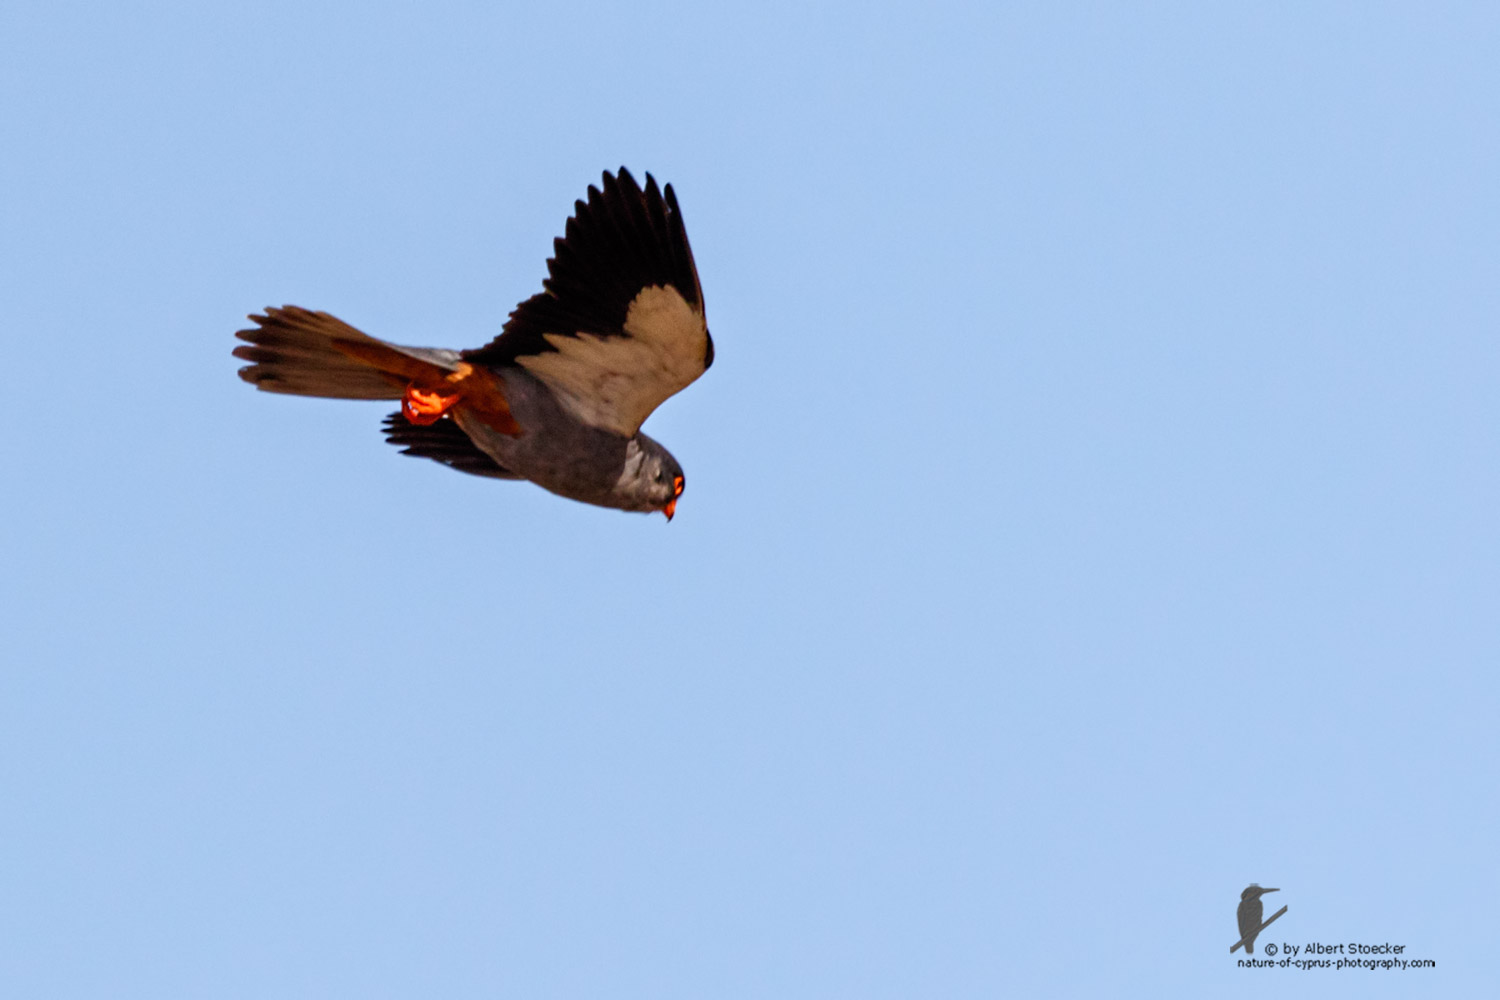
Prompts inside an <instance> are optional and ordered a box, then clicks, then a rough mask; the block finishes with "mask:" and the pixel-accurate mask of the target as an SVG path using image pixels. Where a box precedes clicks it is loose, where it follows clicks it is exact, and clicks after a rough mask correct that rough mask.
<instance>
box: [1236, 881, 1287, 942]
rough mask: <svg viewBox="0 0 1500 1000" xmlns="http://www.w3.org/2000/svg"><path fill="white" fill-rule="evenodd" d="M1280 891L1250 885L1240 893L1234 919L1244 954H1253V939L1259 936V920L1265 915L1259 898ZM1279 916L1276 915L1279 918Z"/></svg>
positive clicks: (1264, 909)
mask: <svg viewBox="0 0 1500 1000" xmlns="http://www.w3.org/2000/svg"><path fill="white" fill-rule="evenodd" d="M1280 891H1281V890H1280V889H1262V888H1261V887H1260V886H1258V885H1255V884H1254V883H1251V884H1250V885H1248V886H1246V887H1245V891H1244V892H1242V893H1240V907H1239V909H1238V910H1236V911H1235V914H1234V915H1235V918H1236V919H1237V920H1238V921H1239V925H1240V940H1241V941H1244V942H1245V954H1247V955H1253V954H1255V939H1256V938H1257V937H1258V936H1259V935H1260V929H1261V928H1260V918H1261V917H1262V916H1264V915H1265V912H1266V908H1265V904H1263V903H1262V902H1261V901H1260V897H1261V896H1263V895H1264V894H1266V893H1268V892H1280ZM1280 915H1281V914H1279V913H1278V914H1277V916H1280Z"/></svg>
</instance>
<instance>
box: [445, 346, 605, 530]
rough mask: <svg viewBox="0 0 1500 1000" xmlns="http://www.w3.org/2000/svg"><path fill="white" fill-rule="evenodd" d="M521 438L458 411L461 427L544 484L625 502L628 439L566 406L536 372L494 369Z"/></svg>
mask: <svg viewBox="0 0 1500 1000" xmlns="http://www.w3.org/2000/svg"><path fill="white" fill-rule="evenodd" d="M496 373H497V374H498V375H499V376H500V379H501V381H502V382H503V383H504V387H505V398H506V400H507V401H508V402H509V403H510V411H511V415H512V416H514V417H515V418H516V422H517V423H518V424H520V425H521V429H522V431H523V433H522V434H521V436H520V437H510V436H509V435H506V434H501V433H500V432H499V431H496V430H494V429H493V428H491V427H489V426H488V425H486V424H484V423H482V422H481V421H479V420H476V419H474V418H471V417H469V418H466V416H465V414H464V413H463V412H462V410H460V411H459V412H457V413H456V414H455V416H456V418H457V419H458V422H459V426H460V427H462V428H463V429H464V432H465V433H467V434H468V435H469V437H470V438H472V439H473V441H474V443H475V444H476V445H478V446H479V448H480V449H481V450H483V451H484V452H485V453H486V454H488V455H490V456H491V457H492V458H494V459H495V461H497V462H499V463H500V464H501V465H503V466H505V467H506V468H507V469H510V470H512V471H513V472H516V473H517V474H519V475H521V476H524V477H525V478H527V479H529V480H531V481H532V482H534V483H536V484H537V485H538V486H540V487H542V488H543V489H546V490H549V491H551V492H553V493H556V494H559V495H560V496H565V497H568V498H570V499H573V500H582V501H583V502H585V503H592V504H601V505H603V506H606V507H624V506H629V505H630V504H629V501H628V500H627V499H625V498H617V497H616V495H615V494H616V486H617V484H618V483H619V481H620V476H621V474H622V473H623V472H624V469H625V463H626V459H627V456H628V454H629V450H630V447H629V446H630V439H629V438H626V437H622V436H621V435H619V434H616V433H614V432H612V431H607V430H603V429H602V428H598V427H594V426H591V425H589V424H586V423H584V422H583V421H581V420H579V419H577V418H576V417H574V416H573V415H572V414H571V413H570V412H568V411H567V410H566V409H564V408H563V407H562V406H561V405H560V404H559V403H558V400H557V397H556V396H554V395H553V394H552V392H551V390H549V389H548V388H547V386H546V385H544V384H543V383H542V382H541V381H540V380H539V379H537V378H536V376H534V375H532V374H531V373H529V372H527V371H525V370H524V369H522V368H519V367H510V366H506V367H504V368H500V369H498V370H497V371H496Z"/></svg>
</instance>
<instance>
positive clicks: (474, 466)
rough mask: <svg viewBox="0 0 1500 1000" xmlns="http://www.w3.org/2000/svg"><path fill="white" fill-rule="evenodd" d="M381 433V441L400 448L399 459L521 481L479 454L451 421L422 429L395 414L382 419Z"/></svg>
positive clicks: (444, 420) (446, 420) (398, 413)
mask: <svg viewBox="0 0 1500 1000" xmlns="http://www.w3.org/2000/svg"><path fill="white" fill-rule="evenodd" d="M381 429H382V430H384V431H385V439H386V440H387V441H389V442H390V443H391V444H393V445H395V446H396V447H398V448H400V449H401V454H403V455H411V456H413V457H416V458H430V459H432V460H433V461H434V462H441V463H443V464H444V465H446V466H448V468H450V469H457V470H458V471H459V472H467V473H469V474H470V475H474V476H489V477H490V478H491V479H521V478H522V477H521V476H518V475H516V474H515V473H514V472H511V471H510V470H509V469H506V468H504V467H502V466H501V465H500V463H499V462H496V461H495V460H494V459H493V458H491V457H490V456H489V455H487V454H485V453H484V452H482V451H480V450H479V446H478V445H476V444H475V443H474V442H473V441H472V440H471V439H470V438H469V435H467V434H465V433H464V431H463V428H461V427H459V426H458V424H456V423H454V422H453V420H452V418H451V417H444V418H443V419H442V420H439V421H437V422H436V423H433V424H428V425H426V426H425V427H422V426H418V425H416V424H413V423H410V422H408V421H407V419H406V418H405V417H403V416H402V415H401V413H400V412H399V411H397V412H396V413H392V414H391V415H390V416H388V417H386V418H385V422H384V423H383V424H382V425H381Z"/></svg>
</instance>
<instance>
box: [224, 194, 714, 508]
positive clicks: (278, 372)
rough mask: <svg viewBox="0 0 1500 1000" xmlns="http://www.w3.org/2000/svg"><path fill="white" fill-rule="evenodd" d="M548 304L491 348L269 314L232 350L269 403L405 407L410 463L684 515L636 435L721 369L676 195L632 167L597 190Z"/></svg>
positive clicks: (662, 464)
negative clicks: (382, 402) (282, 397)
mask: <svg viewBox="0 0 1500 1000" xmlns="http://www.w3.org/2000/svg"><path fill="white" fill-rule="evenodd" d="M547 272H548V277H547V278H546V280H544V281H543V282H542V289H543V290H542V291H541V292H538V293H537V294H536V295H533V296H532V297H531V298H529V299H527V300H526V301H525V302H522V303H521V304H520V305H519V306H517V307H516V308H515V311H514V312H512V313H511V314H510V319H509V320H507V321H506V323H505V326H504V328H503V329H502V331H501V333H500V336H498V337H496V338H495V339H494V340H492V341H490V342H489V343H488V344H486V345H484V346H483V347H476V348H470V349H468V350H449V349H447V348H437V347H402V346H400V345H397V344H392V343H388V342H386V341H383V340H377V339H376V338H374V337H371V336H369V335H367V334H364V333H361V332H360V331H359V330H356V329H355V328H354V327H352V326H350V325H348V324H347V323H344V322H343V321H341V320H338V319H335V318H334V317H333V316H330V315H329V314H328V313H323V312H312V311H310V310H307V309H301V308H298V307H296V306H282V307H281V308H279V309H278V308H267V309H266V310H265V312H264V314H256V315H252V316H251V317H250V319H251V321H252V322H254V323H255V326H254V327H252V328H251V329H248V330H241V331H239V332H238V333H237V334H235V336H237V337H239V339H241V340H243V341H246V342H247V343H245V344H241V345H240V346H238V347H236V348H235V350H234V355H235V357H237V358H241V359H242V360H245V361H248V362H250V364H249V365H247V366H245V367H244V368H241V369H240V378H242V379H244V380H245V381H246V382H249V383H251V384H253V385H254V386H255V387H256V388H258V389H264V390H265V391H267V392H281V393H289V394H292V395H296V396H322V397H325V398H330V399H389V400H400V403H401V409H400V410H398V411H397V412H395V413H392V414H391V415H390V416H388V417H386V418H385V423H384V431H385V436H386V439H387V440H388V441H389V442H390V443H391V444H394V445H396V446H398V447H400V448H401V449H402V454H405V455H413V456H416V457H419V458H430V459H432V460H433V461H436V462H441V463H442V464H444V465H446V466H448V467H449V468H452V469H457V470H459V471H460V472H468V473H471V474H473V475H477V476H490V477H493V478H495V479H526V480H530V481H531V482H533V483H536V484H537V485H538V486H540V487H542V488H543V489H546V490H550V491H551V492H553V493H556V494H558V495H560V496H565V497H568V498H570V499H573V500H579V501H582V502H583V503H590V504H597V505H598V506H600V507H613V508H617V509H619V510H630V511H643V512H651V511H660V512H662V513H663V514H665V515H666V516H667V519H668V520H671V519H672V515H673V514H674V513H675V512H676V510H677V500H678V498H679V497H681V496H682V490H683V486H684V484H685V482H686V481H685V479H684V477H683V474H682V466H680V465H678V464H677V460H676V459H675V458H673V457H672V453H671V452H669V451H667V449H666V448H664V447H662V446H661V445H660V444H658V443H657V442H656V441H654V440H652V439H651V438H649V437H647V436H646V435H645V434H642V433H641V429H640V428H641V424H642V423H644V422H645V420H646V418H647V417H648V416H650V415H651V413H652V411H653V410H655V409H656V408H657V407H658V406H660V405H661V404H662V402H663V401H665V400H666V399H667V397H669V396H671V395H673V394H674V393H677V392H679V391H680V390H682V389H684V388H686V387H687V386H688V385H689V384H690V383H692V382H693V381H694V380H695V379H697V378H698V376H699V375H702V374H703V373H704V372H705V371H707V370H708V366H709V365H711V364H712V363H713V360H714V343H713V338H712V337H710V336H709V333H708V324H707V321H706V320H705V319H704V313H703V289H702V287H701V286H700V284H699V282H698V271H697V268H696V267H694V265H693V251H692V248H691V247H689V246H688V239H687V230H686V229H685V228H684V227H683V222H682V210H681V209H680V208H678V205H677V196H676V195H675V194H674V193H673V192H672V185H670V184H668V185H666V187H665V188H658V187H657V184H656V180H655V178H653V177H652V176H651V175H650V174H647V175H646V186H645V187H644V188H642V187H641V186H640V185H639V184H637V183H636V180H635V178H634V177H632V176H631V175H630V172H629V171H628V170H626V169H624V168H623V167H622V168H620V172H619V173H618V175H615V174H610V173H607V172H606V173H605V174H604V179H603V183H602V184H601V186H600V187H597V188H596V187H593V186H590V187H589V190H588V199H587V201H583V200H580V201H578V202H577V203H576V204H575V205H574V211H573V217H572V218H570V219H569V220H568V222H567V227H566V228H565V229H564V234H563V236H562V237H561V238H559V239H557V240H554V241H553V255H552V258H551V259H550V260H549V261H547Z"/></svg>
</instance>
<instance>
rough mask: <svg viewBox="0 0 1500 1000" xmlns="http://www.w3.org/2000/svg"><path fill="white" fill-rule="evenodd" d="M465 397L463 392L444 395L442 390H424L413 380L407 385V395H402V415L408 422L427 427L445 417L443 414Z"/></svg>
mask: <svg viewBox="0 0 1500 1000" xmlns="http://www.w3.org/2000/svg"><path fill="white" fill-rule="evenodd" d="M462 398H463V394H462V393H457V392H455V393H453V394H452V395H444V394H443V393H441V392H424V391H423V390H422V389H420V388H418V387H417V383H415V382H413V383H412V384H411V385H408V386H407V387H406V395H404V396H402V397H401V415H402V416H403V417H405V418H406V420H407V422H408V423H412V424H416V425H417V426H418V427H426V426H427V425H428V424H435V423H437V422H438V421H439V420H441V419H443V414H445V413H447V412H448V411H449V410H450V409H452V407H453V404H454V403H457V402H458V401H459V400H460V399H462Z"/></svg>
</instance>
